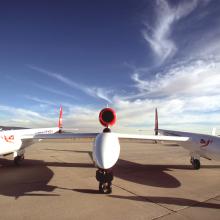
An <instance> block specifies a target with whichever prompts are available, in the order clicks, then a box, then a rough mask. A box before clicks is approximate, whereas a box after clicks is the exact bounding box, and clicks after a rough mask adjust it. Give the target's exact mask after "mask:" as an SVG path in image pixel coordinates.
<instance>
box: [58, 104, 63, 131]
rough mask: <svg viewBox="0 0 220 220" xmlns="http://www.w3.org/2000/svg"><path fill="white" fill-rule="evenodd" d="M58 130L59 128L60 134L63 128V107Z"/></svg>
mask: <svg viewBox="0 0 220 220" xmlns="http://www.w3.org/2000/svg"><path fill="white" fill-rule="evenodd" d="M58 128H59V132H61V131H62V128H63V108H62V106H60V116H59V121H58Z"/></svg>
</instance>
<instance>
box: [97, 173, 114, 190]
mask: <svg viewBox="0 0 220 220" xmlns="http://www.w3.org/2000/svg"><path fill="white" fill-rule="evenodd" d="M96 179H97V181H98V182H99V192H100V193H102V194H110V193H111V192H112V180H113V172H112V170H103V169H98V170H97V171H96Z"/></svg>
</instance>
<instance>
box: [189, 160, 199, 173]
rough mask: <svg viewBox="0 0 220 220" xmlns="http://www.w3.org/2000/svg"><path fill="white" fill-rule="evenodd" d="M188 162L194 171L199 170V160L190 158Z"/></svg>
mask: <svg viewBox="0 0 220 220" xmlns="http://www.w3.org/2000/svg"><path fill="white" fill-rule="evenodd" d="M190 162H191V164H192V166H193V168H194V169H195V170H198V169H200V160H198V159H195V158H194V157H191V159H190Z"/></svg>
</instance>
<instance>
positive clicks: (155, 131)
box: [154, 108, 158, 135]
mask: <svg viewBox="0 0 220 220" xmlns="http://www.w3.org/2000/svg"><path fill="white" fill-rule="evenodd" d="M154 134H155V135H158V113H157V108H155V124H154Z"/></svg>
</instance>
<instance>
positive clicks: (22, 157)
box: [14, 155, 24, 166]
mask: <svg viewBox="0 0 220 220" xmlns="http://www.w3.org/2000/svg"><path fill="white" fill-rule="evenodd" d="M23 160H24V155H20V156H16V157H15V158H14V164H15V165H16V166H19V165H20V164H21V162H22V161H23Z"/></svg>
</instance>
